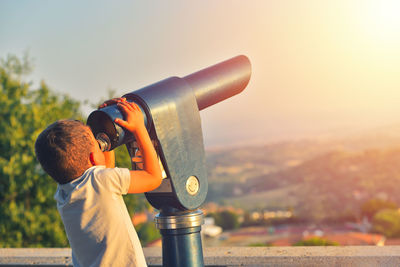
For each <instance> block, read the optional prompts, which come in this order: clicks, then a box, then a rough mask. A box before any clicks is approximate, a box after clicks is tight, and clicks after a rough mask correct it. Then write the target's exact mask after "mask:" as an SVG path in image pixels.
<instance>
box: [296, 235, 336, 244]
mask: <svg viewBox="0 0 400 267" xmlns="http://www.w3.org/2000/svg"><path fill="white" fill-rule="evenodd" d="M293 246H339V243H338V242H335V241H330V240H327V239H323V238H320V237H313V238H310V239H307V240H300V241H298V242H296V243H294V244H293Z"/></svg>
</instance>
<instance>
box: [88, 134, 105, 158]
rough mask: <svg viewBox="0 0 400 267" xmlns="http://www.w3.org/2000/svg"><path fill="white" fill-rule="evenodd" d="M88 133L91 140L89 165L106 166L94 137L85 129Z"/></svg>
mask: <svg viewBox="0 0 400 267" xmlns="http://www.w3.org/2000/svg"><path fill="white" fill-rule="evenodd" d="M86 130H87V131H88V134H89V136H90V139H91V143H92V149H91V151H90V158H89V160H90V163H91V164H92V165H93V166H97V165H105V164H106V160H105V157H104V154H103V151H101V149H100V146H99V143H98V142H97V140H96V138H95V137H94V135H93V133H92V131H91V130H90V128H89V127H87V129H86Z"/></svg>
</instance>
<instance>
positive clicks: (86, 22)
mask: <svg viewBox="0 0 400 267" xmlns="http://www.w3.org/2000/svg"><path fill="white" fill-rule="evenodd" d="M398 14H400V2H399V1H395V0H376V1H372V0H370V1H368V0H363V1H355V0H337V1H323V0H315V1H312V0H304V1H296V0H292V1H289V0H280V1H268V0H262V1H255V0H249V1H234V0H229V1H228V0H218V1H210V0H204V1H184V0H181V1H177V0H172V1H158V2H156V1H122V0H119V1H106V0H97V1H75V0H71V1H52V0H49V1H44V0H38V1H26V0H20V1H12V0H2V1H0V57H2V58H4V57H6V56H7V55H8V54H15V55H19V56H22V55H23V54H24V52H25V51H28V52H29V55H30V56H31V57H32V58H33V59H34V65H35V69H34V72H33V74H32V75H31V77H30V78H31V79H32V80H33V81H34V82H36V83H38V82H39V81H40V80H45V81H46V83H47V84H48V85H49V86H50V87H51V88H52V89H53V90H55V91H56V92H59V93H61V94H68V95H70V96H71V97H73V98H75V99H81V100H88V101H89V102H90V103H97V102H98V101H99V100H100V99H104V98H106V97H107V96H108V90H109V89H110V88H111V89H115V90H116V94H117V95H116V96H120V95H123V94H125V93H128V92H131V91H134V90H136V89H139V88H142V87H144V86H146V85H149V84H152V83H154V82H157V81H160V80H162V79H164V78H168V77H170V76H179V77H183V76H186V75H188V74H190V73H193V72H195V71H198V70H200V69H203V68H205V67H208V66H211V65H213V64H216V63H218V62H221V61H223V60H226V59H229V58H232V57H234V56H237V55H246V56H247V57H248V58H249V59H250V61H251V63H252V77H251V79H250V83H249V85H248V86H247V88H246V89H245V90H244V91H243V92H242V93H241V94H239V95H236V96H234V97H232V98H231V99H228V100H225V101H223V102H221V103H218V104H216V105H214V106H212V107H209V108H207V109H205V110H203V111H201V118H202V127H203V135H204V140H205V144H206V146H208V147H213V146H228V145H238V144H246V143H256V142H263V143H268V142H275V141H279V140H285V139H293V138H302V137H313V136H320V135H326V134H328V135H329V134H330V133H336V132H341V133H345V132H346V131H352V130H359V129H368V128H369V127H379V126H386V125H391V124H399V122H400V118H399V117H400V90H399V88H400V73H399V72H400V68H399V65H400V64H399V63H400V49H399V47H400V16H399V15H398ZM91 109H92V108H91V107H90V106H89V105H87V106H85V107H84V112H85V114H89V113H90V111H91Z"/></svg>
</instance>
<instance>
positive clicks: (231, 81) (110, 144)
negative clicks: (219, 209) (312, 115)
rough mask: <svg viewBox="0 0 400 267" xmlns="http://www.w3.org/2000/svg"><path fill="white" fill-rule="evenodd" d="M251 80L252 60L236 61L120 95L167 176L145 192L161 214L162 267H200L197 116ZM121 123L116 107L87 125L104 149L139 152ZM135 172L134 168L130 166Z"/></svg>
mask: <svg viewBox="0 0 400 267" xmlns="http://www.w3.org/2000/svg"><path fill="white" fill-rule="evenodd" d="M250 75H251V65H250V61H249V60H248V58H247V57H245V56H237V57H234V58H232V59H229V60H227V61H224V62H221V63H219V64H216V65H214V66H211V67H208V68H206V69H203V70H200V71H198V72H195V73H193V74H190V75H188V76H185V77H183V78H179V77H171V78H167V79H165V80H162V81H160V82H157V83H154V84H152V85H149V86H146V87H144V88H142V89H139V90H137V91H133V92H131V93H128V94H126V95H124V96H123V97H125V98H126V99H127V101H133V102H135V103H136V104H138V106H139V107H140V108H141V110H142V112H143V114H144V117H145V124H146V128H147V130H148V132H149V135H150V138H151V139H152V140H153V143H154V145H155V148H156V151H157V153H158V156H159V158H160V162H161V164H162V166H163V168H164V171H165V176H166V177H165V179H163V181H162V183H161V186H160V187H159V188H157V189H156V190H154V191H151V192H148V193H146V198H147V200H148V201H149V202H150V204H151V205H152V206H153V207H155V208H156V209H158V210H160V213H159V214H158V215H157V216H156V219H155V221H156V226H157V228H158V229H159V230H160V232H161V235H162V251H163V266H203V265H204V263H203V252H202V246H201V238H200V230H201V225H202V223H203V213H202V212H201V211H200V210H198V207H199V206H200V205H201V204H202V203H203V202H204V200H205V198H206V195H207V190H208V182H207V171H206V166H205V152H204V144H203V136H202V130H201V121H200V114H199V111H200V110H202V109H205V108H207V107H209V106H211V105H214V104H216V103H218V102H221V101H222V100H225V99H227V98H229V97H231V96H233V95H236V94H238V93H240V92H241V91H243V89H244V88H245V87H246V86H247V84H248V82H249V80H250ZM116 118H123V116H122V114H121V112H120V111H119V110H118V108H117V107H116V106H108V107H105V108H103V109H100V110H96V111H94V112H92V113H91V114H90V115H89V117H88V120H87V124H88V125H89V126H90V127H91V129H92V131H93V133H94V136H95V137H96V138H97V140H98V141H99V142H100V143H101V144H102V146H103V149H104V150H112V149H114V148H115V147H117V146H119V145H122V144H126V146H127V148H128V151H129V153H130V155H131V156H135V153H136V151H137V147H136V146H135V140H134V137H133V135H132V134H130V133H128V132H125V131H124V130H123V129H122V128H121V127H119V126H118V125H117V124H115V123H114V120H115V119H116ZM134 167H135V166H134Z"/></svg>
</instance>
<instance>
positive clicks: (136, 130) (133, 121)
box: [115, 101, 162, 193]
mask: <svg viewBox="0 0 400 267" xmlns="http://www.w3.org/2000/svg"><path fill="white" fill-rule="evenodd" d="M117 105H118V107H119V108H120V110H121V111H122V113H123V114H124V115H125V118H126V120H121V119H116V120H115V122H116V123H117V124H119V125H120V126H122V127H124V128H125V129H126V130H128V131H130V132H131V133H132V134H133V135H134V136H135V138H136V142H137V144H138V146H139V149H140V151H141V153H142V159H143V170H140V171H130V174H131V183H130V186H129V190H128V193H143V192H148V191H151V190H153V189H156V188H157V187H158V186H159V185H160V184H161V181H162V176H161V169H160V165H159V163H158V158H157V153H156V151H155V149H154V146H153V143H152V142H151V139H150V137H149V134H148V133H147V130H146V127H145V126H144V120H143V114H142V112H141V111H140V108H139V107H138V106H137V105H136V104H135V103H131V102H127V101H121V102H119V103H118V104H117Z"/></svg>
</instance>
